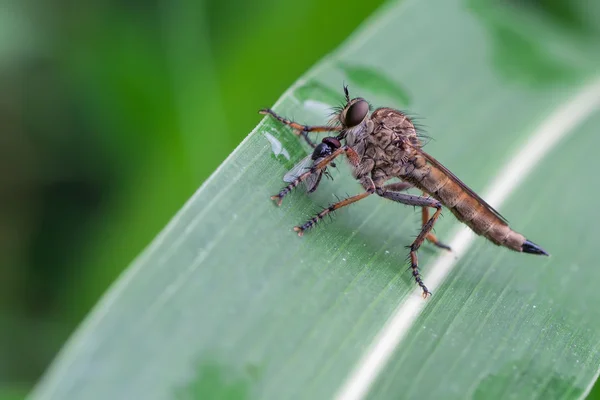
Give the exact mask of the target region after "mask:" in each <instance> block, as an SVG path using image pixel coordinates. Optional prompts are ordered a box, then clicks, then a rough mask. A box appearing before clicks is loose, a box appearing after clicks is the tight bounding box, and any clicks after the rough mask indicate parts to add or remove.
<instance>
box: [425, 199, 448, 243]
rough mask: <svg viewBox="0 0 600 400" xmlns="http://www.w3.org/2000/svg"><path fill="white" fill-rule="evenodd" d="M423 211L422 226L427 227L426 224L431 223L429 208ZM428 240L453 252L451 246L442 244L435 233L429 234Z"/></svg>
mask: <svg viewBox="0 0 600 400" xmlns="http://www.w3.org/2000/svg"><path fill="white" fill-rule="evenodd" d="M423 195H425V193H423ZM421 210H422V213H421V216H422V224H423V225H422V226H425V224H427V221H429V207H422V208H421ZM427 240H428V241H429V242H431V243H433V244H434V245H435V246H437V247H439V248H441V249H446V250H448V251H452V249H451V248H450V246H448V245H447V244H444V243H442V242H440V241H439V240H438V238H437V237H436V236H435V235H434V234H433V232H429V233H428V234H427Z"/></svg>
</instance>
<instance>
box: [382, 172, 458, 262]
mask: <svg viewBox="0 0 600 400" xmlns="http://www.w3.org/2000/svg"><path fill="white" fill-rule="evenodd" d="M411 187H413V185H411V184H410V183H408V182H395V183H390V184H389V185H385V186H384V187H383V188H384V189H385V190H387V191H392V192H402V191H404V190H406V189H410V188H411ZM426 194H427V193H423V195H424V196H425V195H426ZM421 210H422V213H421V215H422V224H423V226H425V224H426V223H427V221H429V207H421ZM427 240H428V241H429V242H431V243H433V244H434V245H435V246H437V247H439V248H442V249H446V250H448V251H452V249H451V248H450V246H448V245H447V244H444V243H442V242H440V241H439V240H438V238H437V237H436V236H435V235H434V234H433V232H429V234H427Z"/></svg>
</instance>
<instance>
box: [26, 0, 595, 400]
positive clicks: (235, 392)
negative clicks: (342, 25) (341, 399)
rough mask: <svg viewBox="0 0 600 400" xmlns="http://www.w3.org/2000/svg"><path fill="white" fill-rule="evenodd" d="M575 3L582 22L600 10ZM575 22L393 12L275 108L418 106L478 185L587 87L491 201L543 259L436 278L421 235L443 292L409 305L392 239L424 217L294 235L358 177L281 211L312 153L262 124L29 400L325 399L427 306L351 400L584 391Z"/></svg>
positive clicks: (402, 216)
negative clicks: (546, 142) (410, 312)
mask: <svg viewBox="0 0 600 400" xmlns="http://www.w3.org/2000/svg"><path fill="white" fill-rule="evenodd" d="M575 3H577V2H575ZM581 3H582V4H583V1H582V2H581ZM494 4H495V3H494ZM586 4H587V3H586ZM599 4H600V3H599ZM586 7H587V8H586V13H587V15H586V18H583V19H582V20H581V21H580V24H584V23H585V21H587V20H590V21H592V20H593V18H587V17H589V16H594V15H600V5H589V4H588V5H587V6H586ZM580 9H582V8H580ZM577 21H579V20H577ZM576 28H577V29H576ZM584 28H585V26H583V28H581V29H579V25H577V24H576V25H573V24H572V23H565V22H562V21H561V20H559V19H556V18H552V17H551V16H549V15H546V14H544V13H543V12H541V11H540V10H536V9H533V8H519V7H517V6H514V7H508V6H502V7H499V6H493V7H492V6H491V4H490V3H488V2H487V1H484V0H479V1H476V0H470V1H468V2H466V3H464V2H457V1H446V0H437V1H431V2H419V1H417V0H409V1H406V2H401V3H389V4H388V5H387V6H386V7H385V8H384V9H382V10H380V11H379V12H378V13H376V15H374V16H373V17H372V18H370V19H369V20H368V21H367V22H366V23H365V24H364V26H363V27H362V29H360V30H358V31H357V32H356V33H355V34H354V35H353V36H352V37H351V38H350V39H349V40H348V41H347V42H346V43H345V44H344V45H343V46H341V47H340V49H339V50H338V51H336V52H335V53H334V54H332V55H330V56H329V57H327V58H326V59H324V60H323V61H322V62H321V63H320V64H319V65H317V66H316V67H315V68H314V69H313V70H311V71H309V72H308V73H307V74H306V75H305V76H304V77H302V78H301V79H300V80H299V81H298V82H296V83H295V84H294V86H293V87H292V88H290V89H289V90H288V91H287V92H286V93H285V94H284V96H283V97H282V98H281V99H280V101H279V102H278V103H277V104H276V105H275V109H276V111H278V112H280V113H281V114H283V115H287V116H293V117H294V118H295V119H296V120H298V121H300V122H302V123H307V124H310V123H315V124H321V123H323V122H324V121H325V119H326V118H327V114H328V112H329V110H328V108H330V107H333V106H335V105H338V104H339V103H340V102H341V101H342V98H343V96H342V92H341V85H342V82H346V83H349V84H350V92H351V95H353V96H361V97H365V98H367V99H368V100H369V101H370V102H371V103H372V104H373V105H375V106H383V105H388V106H393V107H396V108H400V109H405V110H408V111H409V113H410V114H414V113H418V114H419V115H421V116H423V117H426V118H421V119H419V118H417V120H418V122H420V123H421V124H426V126H427V129H426V131H427V132H426V133H427V134H428V135H430V136H431V137H432V138H433V139H434V140H432V141H430V142H429V143H428V145H427V149H428V152H430V153H431V154H433V155H434V156H435V157H436V158H438V159H439V160H440V161H441V162H442V163H444V164H445V165H446V166H447V167H449V168H450V169H451V170H452V171H453V172H455V173H456V174H457V175H458V176H459V177H461V179H462V180H464V181H465V182H466V183H467V184H468V185H469V186H471V187H472V188H473V189H475V190H476V191H482V190H483V188H485V187H489V185H490V183H491V182H492V180H493V179H494V177H496V176H497V174H498V172H499V171H503V170H504V169H506V168H507V166H508V165H513V164H510V163H511V160H513V158H514V157H515V155H517V154H519V151H520V150H521V149H522V148H523V146H524V145H526V143H528V142H529V141H530V140H532V138H534V139H533V140H537V139H535V138H536V137H537V136H536V132H538V128H539V127H544V126H546V125H554V124H553V123H552V121H554V120H553V118H556V113H557V110H559V111H560V110H562V112H565V111H564V110H565V107H568V106H569V105H570V104H572V99H577V98H578V96H579V95H580V94H581V93H587V94H588V95H590V96H591V97H590V99H591V100H590V102H591V103H592V104H591V105H586V106H585V107H583V108H585V112H581V109H582V107H579V108H577V109H575V110H574V111H575V112H579V113H580V114H577V115H575V116H573V117H572V119H573V123H572V124H571V125H570V126H569V127H568V128H569V129H568V130H564V133H565V136H564V137H562V136H561V137H560V138H559V139H560V140H557V141H556V143H554V147H548V148H546V149H542V150H541V151H540V153H539V155H540V158H539V159H537V160H535V162H530V164H531V165H529V166H528V167H527V168H528V169H529V170H528V172H527V173H526V172H524V171H523V178H524V180H523V182H522V183H521V184H520V185H516V184H513V185H512V186H511V187H510V189H509V190H505V192H503V195H502V196H503V197H502V196H500V197H498V196H496V195H494V194H493V193H494V192H489V193H488V195H489V196H490V200H491V201H492V200H493V201H495V202H502V205H501V207H500V211H501V212H502V213H503V214H504V215H505V216H507V218H508V219H509V220H510V221H511V225H512V226H513V227H514V228H515V229H516V230H517V231H519V232H522V233H524V234H525V235H526V236H527V237H528V238H531V239H532V240H533V241H534V242H536V243H539V244H540V245H542V246H543V247H544V248H545V249H547V250H548V251H549V252H550V253H551V254H552V257H550V258H542V257H532V256H529V255H524V254H518V253H513V252H509V251H508V250H505V249H501V248H497V247H495V246H493V245H491V244H490V243H488V242H486V241H485V240H483V239H482V238H475V239H474V240H473V242H472V243H470V246H469V247H465V248H464V249H463V250H462V251H458V250H457V254H458V255H460V256H461V257H460V258H459V259H456V260H454V261H453V262H452V268H448V270H447V271H446V272H445V274H446V273H447V277H446V275H444V276H443V277H445V278H446V279H445V281H444V282H443V283H441V281H442V279H441V278H439V277H438V278H439V279H438V278H436V275H435V274H436V271H438V268H437V267H436V266H437V265H438V264H436V262H437V261H436V260H437V259H438V256H439V252H438V251H437V250H436V249H434V248H431V247H429V246H426V247H424V248H423V249H422V250H421V252H420V260H421V263H422V265H423V272H424V278H425V281H426V282H427V279H428V278H431V279H432V280H433V281H436V279H437V281H436V282H439V283H440V285H439V286H438V288H437V290H436V292H435V293H434V296H433V298H431V299H430V300H428V301H427V302H422V301H421V300H419V302H418V303H414V297H413V296H411V295H410V293H411V291H412V290H413V282H412V280H411V276H410V274H409V273H407V272H406V265H404V259H405V257H406V249H405V248H404V246H405V245H406V244H409V243H410V241H411V238H412V237H414V234H415V232H416V231H417V228H418V225H419V216H418V215H417V214H416V213H414V212H413V210H412V208H409V207H402V206H398V205H397V204H390V203H389V202H384V201H382V200H381V199H378V198H368V199H366V200H364V201H362V202H360V203H358V204H356V205H353V206H352V207H349V208H348V209H347V210H343V211H341V212H340V213H339V214H338V215H337V217H336V218H335V220H334V221H333V222H331V223H329V224H324V226H320V227H318V228H317V229H315V230H314V231H313V232H310V233H308V234H307V235H305V236H304V237H303V238H301V239H300V238H298V237H297V236H296V235H295V234H294V232H292V231H291V228H292V227H293V226H294V225H296V224H298V223H300V222H303V221H304V220H305V219H307V218H308V217H310V216H311V215H312V214H313V212H314V211H315V209H317V208H318V207H319V206H321V205H324V204H327V203H328V202H331V201H333V200H334V199H335V198H336V196H345V195H346V193H350V194H353V193H356V192H357V191H358V190H359V187H358V185H357V184H356V182H354V181H353V180H352V179H351V177H350V176H349V174H348V169H347V168H346V167H345V165H340V168H339V171H335V172H334V173H333V177H334V181H333V182H331V181H328V180H327V181H324V182H323V184H322V186H321V187H320V188H319V190H318V191H317V192H316V193H314V194H311V195H310V196H307V195H305V194H303V193H301V191H298V192H297V193H295V194H293V195H291V196H289V198H286V199H285V201H284V203H283V205H282V207H280V208H277V207H275V206H274V205H273V203H272V202H271V201H270V200H269V196H270V195H272V194H274V193H276V192H277V191H278V190H279V189H280V187H281V186H282V184H283V182H282V180H281V177H282V176H283V175H284V174H285V172H286V171H287V170H288V169H289V168H291V166H292V165H293V164H294V163H295V162H297V161H298V160H299V159H300V158H301V157H303V156H304V155H305V154H306V149H305V148H303V147H302V145H301V143H300V142H299V141H298V140H297V138H296V137H295V136H294V135H292V134H291V133H290V132H289V131H288V130H286V129H284V128H282V127H281V126H280V125H278V124H276V123H275V122H273V121H272V120H268V119H264V120H263V121H262V122H261V123H260V124H259V125H258V127H257V128H256V129H255V130H254V131H253V132H252V133H251V134H250V135H249V136H248V138H247V139H246V140H245V141H244V142H243V143H242V144H241V145H240V146H239V147H238V148H237V149H236V151H235V152H234V153H233V154H231V155H230V157H228V159H227V160H226V161H225V162H224V163H223V164H222V165H221V167H220V168H219V169H218V170H217V171H216V172H215V173H214V174H213V175H212V176H211V178H210V179H209V180H208V181H207V182H206V183H205V184H204V185H203V186H202V187H201V188H200V189H199V190H198V192H197V193H196V194H195V195H194V196H193V197H192V198H191V199H190V200H189V201H188V203H187V204H186V205H185V206H184V207H183V209H182V210H181V211H180V212H179V213H178V214H177V215H176V216H175V217H174V218H173V220H172V221H171V222H170V224H169V225H168V226H167V227H166V228H165V229H164V231H163V232H162V233H161V234H160V235H159V236H158V237H157V238H156V239H155V241H154V242H153V243H152V244H151V245H150V246H149V247H148V249H147V250H146V251H145V252H144V253H143V254H142V255H141V256H140V257H139V258H138V259H137V260H136V261H135V262H134V264H133V265H131V266H130V267H129V268H128V270H127V271H126V272H125V273H124V275H123V276H122V277H121V278H120V279H119V280H118V282H116V283H115V285H114V286H113V287H112V289H111V290H110V291H109V293H107V294H106V295H105V297H104V298H103V299H102V301H101V302H100V303H99V304H98V305H97V306H96V308H95V310H94V311H93V312H92V314H91V315H90V316H89V317H88V319H87V320H86V321H85V323H84V324H83V325H82V326H81V327H80V329H79V330H78V331H77V333H76V334H75V335H74V336H73V338H72V339H71V340H70V341H69V343H68V344H67V345H66V346H65V348H64V349H63V351H62V352H61V354H60V356H59V357H58V358H57V360H56V361H55V363H54V364H53V365H52V367H51V368H50V370H49V371H48V372H47V374H46V376H45V377H44V378H43V379H42V381H41V382H40V384H39V385H38V386H37V388H36V390H35V391H34V393H33V394H32V396H31V397H32V398H33V399H81V398H85V399H96V398H97V399H106V398H127V399H131V398H144V399H154V398H156V399H159V398H185V399H187V398H235V399H239V398H261V399H271V398H272V399H282V398H296V397H302V398H331V397H333V396H334V395H335V394H336V393H340V390H342V389H343V388H344V386H343V385H344V382H346V379H348V377H349V376H352V375H351V373H352V372H353V371H359V372H360V371H361V365H362V364H361V362H362V361H361V360H363V357H365V356H368V353H369V349H371V348H372V347H371V346H374V344H375V345H376V344H377V343H378V340H379V338H380V337H381V336H378V335H382V332H383V334H385V332H386V331H385V329H387V328H386V327H388V326H389V325H388V322H389V320H390V318H392V317H394V315H395V310H402V309H403V308H406V307H408V306H407V304H411V302H413V304H418V305H417V307H419V312H420V313H418V314H416V315H415V318H414V319H412V320H410V323H409V324H408V325H407V326H406V327H405V328H403V329H404V336H402V338H401V339H402V340H401V341H400V342H399V345H398V346H397V347H396V346H394V344H395V343H392V345H391V346H389V347H388V348H386V349H385V354H384V355H383V356H384V357H385V359H384V361H385V362H383V363H380V364H379V367H378V369H377V370H371V372H372V373H373V374H372V376H370V378H369V379H370V380H369V381H368V382H367V383H368V384H367V386H365V387H364V395H365V396H366V397H368V398H378V399H381V398H415V397H424V398H444V399H449V398H450V399H453V398H455V399H463V398H504V397H509V396H510V397H515V398H578V397H581V396H583V395H584V394H585V393H586V390H587V389H588V388H589V387H591V384H592V383H593V381H594V379H595V377H596V374H597V372H598V366H599V364H600V354H599V352H598V350H599V348H600V308H599V307H597V304H599V302H600V292H599V291H598V290H597V289H596V286H595V282H597V281H599V280H600V269H599V268H597V266H596V264H597V262H596V251H595V250H596V247H597V244H596V243H595V242H596V238H597V237H600V226H598V224H594V223H590V220H591V218H590V217H589V216H588V215H587V212H586V210H582V205H584V204H586V205H587V201H585V202H584V201H582V199H585V200H588V201H590V206H593V202H592V199H594V198H595V197H597V196H598V190H599V189H597V187H598V186H597V185H596V184H594V182H596V181H597V178H596V170H597V168H598V165H597V162H596V161H595V160H596V157H597V156H596V152H597V150H596V149H597V148H598V146H600V136H598V135H597V128H596V127H597V126H598V125H599V124H600V111H599V110H598V108H597V101H598V97H600V94H599V93H598V90H597V89H596V88H595V86H594V85H595V83H594V82H596V81H597V79H598V78H599V77H600V69H598V65H599V64H598V61H599V60H598V58H599V56H598V54H600V52H599V51H598V50H599V49H598V46H597V44H596V43H597V36H595V35H596V34H595V33H594V30H593V29H584ZM267 56H268V55H267ZM590 93H591V94H590ZM586 104H587V103H586ZM265 106H268V105H265ZM567 110H568V109H567ZM569 115H570V114H569ZM569 118H571V117H569ZM257 120H258V115H257ZM545 124H546V125H545ZM550 128H552V127H550ZM539 129H541V128H539ZM567 132H568V135H566V133H567ZM532 157H534V156H533V155H532ZM525 164H526V163H525V162H524V163H523V165H522V167H523V168H525ZM517 167H518V165H517ZM513 174H514V172H513ZM492 189H493V188H492ZM456 229H459V226H458V224H457V223H456V220H455V219H454V218H453V217H452V216H451V213H449V212H446V218H443V219H442V220H441V221H440V223H439V225H436V234H437V235H438V236H439V237H440V238H441V239H442V240H444V239H446V238H447V239H448V240H451V239H452V237H454V236H453V235H454V232H456ZM429 273H431V275H430V274H429ZM436 285H437V283H436ZM357 379H363V378H361V377H360V375H359V377H358V378H357ZM350 383H352V382H350ZM357 393H358V392H356V391H353V392H351V393H349V396H351V395H352V396H356V394H357ZM358 394H361V393H358ZM360 397H361V396H356V398H360Z"/></svg>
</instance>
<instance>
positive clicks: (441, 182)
mask: <svg viewBox="0 0 600 400" xmlns="http://www.w3.org/2000/svg"><path fill="white" fill-rule="evenodd" d="M423 161H424V160H423ZM413 165H414V166H415V168H414V169H412V170H409V171H407V173H406V175H404V176H403V177H402V179H404V180H407V181H409V182H411V183H412V184H413V185H415V186H416V187H417V188H419V189H421V190H423V191H424V192H426V193H428V194H430V195H431V196H432V197H434V198H436V199H437V200H439V201H440V202H441V203H442V204H443V205H444V206H445V207H446V208H448V209H449V210H450V211H452V213H453V214H454V215H455V216H456V218H457V219H458V220H459V221H461V222H463V223H465V224H466V225H467V226H469V228H471V229H472V230H473V231H474V232H475V233H476V234H478V235H481V236H484V237H485V238H487V239H489V240H490V241H491V242H493V243H494V244H496V245H499V246H505V247H508V248H510V249H512V250H515V251H523V250H522V249H523V245H524V243H525V242H526V239H525V237H524V236H523V235H521V234H520V233H518V232H515V231H513V230H512V229H510V227H509V226H508V225H507V224H506V222H504V221H503V220H502V219H500V218H499V217H498V216H497V215H495V214H494V213H493V212H491V211H490V210H488V209H487V208H486V207H485V206H484V205H483V204H482V203H481V202H480V201H479V200H478V199H477V198H476V197H475V196H473V195H471V194H470V193H469V192H467V191H466V190H465V189H464V188H463V187H461V185H460V184H459V183H458V182H456V181H455V180H454V179H452V178H451V177H450V176H448V174H446V173H445V172H444V171H441V170H440V169H439V168H437V167H435V166H433V165H431V164H425V165H422V166H419V162H418V160H417V162H415V163H413Z"/></svg>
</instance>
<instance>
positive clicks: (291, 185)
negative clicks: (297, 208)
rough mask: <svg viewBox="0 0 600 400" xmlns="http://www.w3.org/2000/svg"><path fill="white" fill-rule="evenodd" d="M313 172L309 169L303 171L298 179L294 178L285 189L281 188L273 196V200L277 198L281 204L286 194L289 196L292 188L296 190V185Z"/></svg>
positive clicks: (278, 203)
mask: <svg viewBox="0 0 600 400" xmlns="http://www.w3.org/2000/svg"><path fill="white" fill-rule="evenodd" d="M311 174H312V172H311V171H307V172H305V173H303V174H302V175H300V176H299V177H297V178H296V179H294V180H293V181H292V182H290V183H289V185H287V186H286V187H284V188H283V189H281V190H280V191H279V193H277V194H276V195H275V196H271V200H276V201H277V205H278V206H280V205H281V202H282V201H283V198H284V197H285V196H287V195H288V194H289V193H290V192H291V191H292V190H294V188H295V187H296V186H298V185H299V184H301V183H302V182H303V181H304V180H306V178H308V177H309V176H310V175H311Z"/></svg>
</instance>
